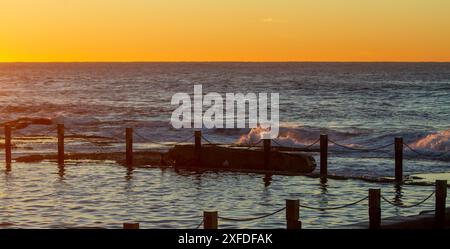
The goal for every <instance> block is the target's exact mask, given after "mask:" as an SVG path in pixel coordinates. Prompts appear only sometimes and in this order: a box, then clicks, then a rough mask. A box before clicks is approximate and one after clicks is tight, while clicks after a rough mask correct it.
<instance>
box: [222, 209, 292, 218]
mask: <svg viewBox="0 0 450 249" xmlns="http://www.w3.org/2000/svg"><path fill="white" fill-rule="evenodd" d="M285 209H286V207H283V208H281V209H278V210H276V211H275V212H272V213H270V214H264V215H261V216H257V217H251V218H227V217H221V216H219V217H218V218H219V219H222V220H226V221H252V220H259V219H264V218H267V217H269V216H272V215H275V214H277V213H279V212H281V211H284V210H285Z"/></svg>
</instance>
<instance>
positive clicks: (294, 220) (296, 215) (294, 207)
mask: <svg viewBox="0 0 450 249" xmlns="http://www.w3.org/2000/svg"><path fill="white" fill-rule="evenodd" d="M299 219H300V201H299V200H286V228H287V229H301V228H302V223H301V221H299Z"/></svg>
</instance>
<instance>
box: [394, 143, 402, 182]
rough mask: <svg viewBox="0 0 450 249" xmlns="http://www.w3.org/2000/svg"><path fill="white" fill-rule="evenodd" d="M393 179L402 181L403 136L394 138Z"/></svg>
mask: <svg viewBox="0 0 450 249" xmlns="http://www.w3.org/2000/svg"><path fill="white" fill-rule="evenodd" d="M395 181H396V182H398V183H401V182H403V138H401V137H396V138H395Z"/></svg>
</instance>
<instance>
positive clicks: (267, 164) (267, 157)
mask: <svg viewBox="0 0 450 249" xmlns="http://www.w3.org/2000/svg"><path fill="white" fill-rule="evenodd" d="M263 143H264V170H270V151H271V139H266V138H264V139H263Z"/></svg>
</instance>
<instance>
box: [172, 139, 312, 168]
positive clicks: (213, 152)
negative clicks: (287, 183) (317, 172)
mask: <svg viewBox="0 0 450 249" xmlns="http://www.w3.org/2000/svg"><path fill="white" fill-rule="evenodd" d="M194 152H195V149H194V145H176V146H175V147H173V148H172V149H170V150H169V152H168V154H167V156H168V158H169V159H170V160H172V161H173V163H174V165H175V166H176V167H187V168H189V167H199V168H212V169H213V168H218V169H230V170H255V171H261V170H267V171H281V172H296V173H310V172H312V171H313V170H314V169H315V168H316V161H315V160H314V158H313V157H312V156H311V155H309V154H306V153H299V152H281V151H271V153H270V159H269V161H270V162H269V165H268V167H267V168H265V163H264V152H263V151H262V150H260V149H243V148H239V147H223V146H208V145H206V146H202V149H201V163H198V162H196V161H195V157H194Z"/></svg>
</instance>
